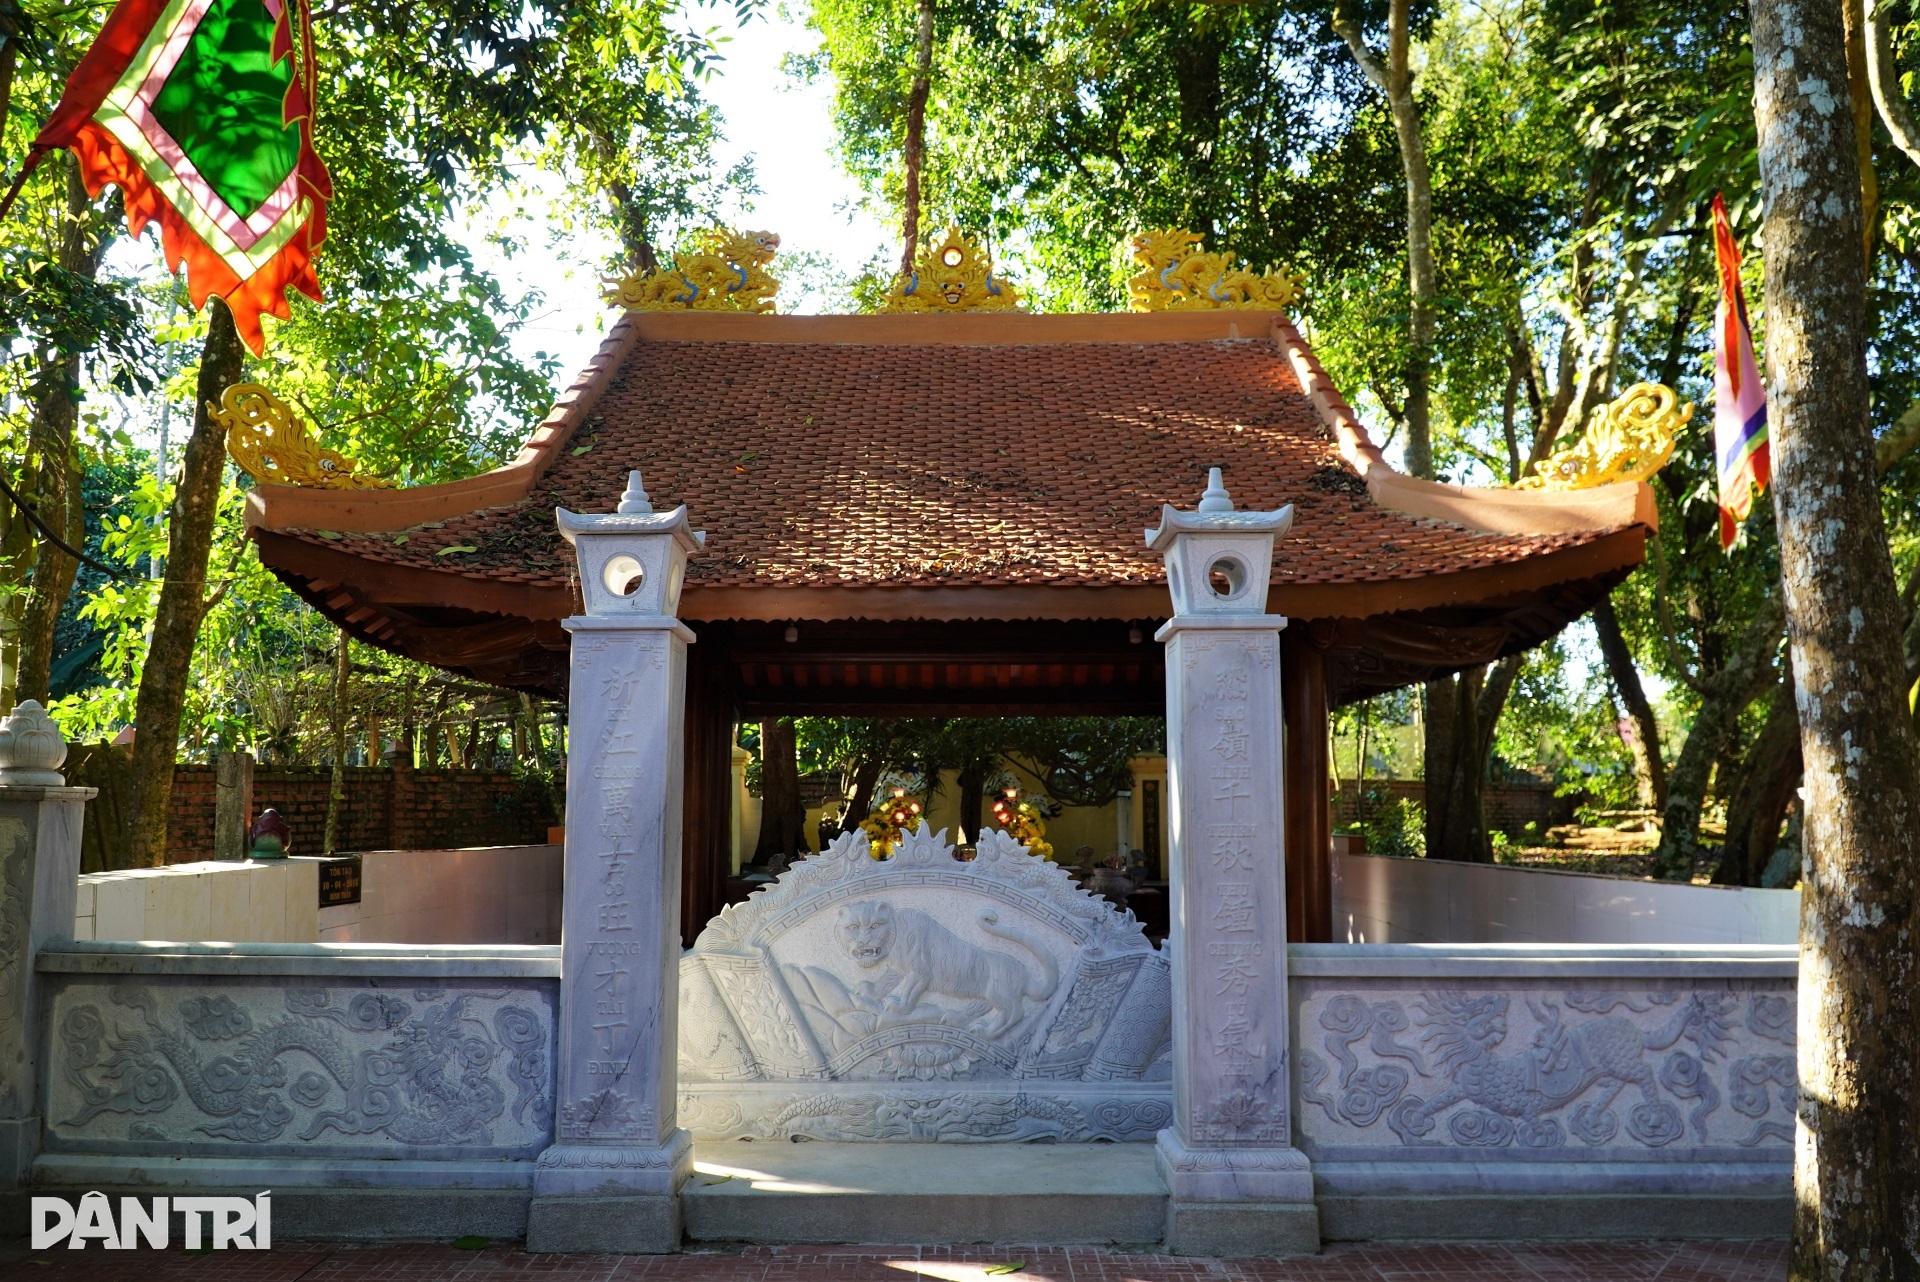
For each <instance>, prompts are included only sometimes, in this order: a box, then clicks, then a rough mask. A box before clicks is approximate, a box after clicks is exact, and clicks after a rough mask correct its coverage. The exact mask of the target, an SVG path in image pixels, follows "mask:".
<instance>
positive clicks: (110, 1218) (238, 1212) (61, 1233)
mask: <svg viewBox="0 0 1920 1282" xmlns="http://www.w3.org/2000/svg"><path fill="white" fill-rule="evenodd" d="M176 1215H178V1216H179V1217H180V1221H181V1238H182V1241H181V1245H182V1246H184V1247H186V1248H187V1250H189V1251H197V1250H199V1249H201V1248H202V1247H211V1248H212V1249H213V1250H216V1251H228V1250H238V1251H265V1250H267V1249H268V1248H270V1247H271V1246H272V1245H273V1199H272V1198H271V1197H270V1196H269V1195H268V1194H267V1193H260V1194H258V1195H256V1196H254V1197H250V1198H246V1197H123V1198H121V1199H120V1209H119V1214H118V1215H116V1214H115V1213H114V1208H113V1204H112V1201H111V1199H109V1198H108V1197H107V1195H106V1194H105V1193H100V1192H93V1193H88V1194H85V1195H84V1196H82V1197H81V1199H80V1202H79V1204H78V1205H77V1206H76V1205H74V1204H71V1203H69V1202H68V1201H67V1200H66V1199H65V1198H58V1197H36V1198H34V1199H33V1236H32V1239H31V1246H32V1248H33V1249H34V1250H36V1251H44V1250H46V1249H47V1248H49V1247H54V1246H59V1245H60V1244H61V1243H62V1242H65V1243H66V1244H67V1245H68V1246H69V1247H71V1248H73V1249H74V1250H76V1251H77V1250H79V1249H80V1248H82V1247H84V1246H86V1245H87V1243H89V1242H98V1243H99V1244H100V1245H101V1246H103V1247H105V1248H106V1249H107V1250H109V1251H131V1250H135V1249H137V1248H139V1247H142V1246H146V1247H152V1248H155V1249H159V1248H163V1247H165V1246H166V1245H167V1239H168V1236H169V1230H170V1229H171V1226H172V1223H173V1217H174V1216H176Z"/></svg>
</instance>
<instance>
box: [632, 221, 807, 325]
mask: <svg viewBox="0 0 1920 1282" xmlns="http://www.w3.org/2000/svg"><path fill="white" fill-rule="evenodd" d="M779 249H780V238H779V237H778V236H776V235H774V234H773V233H772V232H770V231H730V230H728V229H727V228H725V227H713V228H709V229H708V230H706V231H703V232H696V233H695V234H694V235H693V236H692V238H690V239H689V240H688V241H686V242H685V243H684V244H682V245H681V247H680V248H679V249H678V250H676V251H674V255H673V265H672V266H670V267H660V268H656V269H655V270H653V271H637V272H634V273H632V274H631V275H628V276H624V277H621V278H620V279H618V280H612V279H610V280H608V282H607V284H608V285H609V288H608V290H607V293H606V295H605V297H606V300H607V301H608V302H609V303H612V304H614V305H615V306H617V307H624V308H625V309H626V310H628V311H630V312H678V311H696V312H770V311H772V310H773V296H774V295H775V294H776V293H778V292H779V289H780V282H779V281H777V280H775V279H774V278H773V277H772V276H770V275H768V274H767V265H768V264H769V263H771V262H772V261H773V256H774V254H776V253H778V252H779Z"/></svg>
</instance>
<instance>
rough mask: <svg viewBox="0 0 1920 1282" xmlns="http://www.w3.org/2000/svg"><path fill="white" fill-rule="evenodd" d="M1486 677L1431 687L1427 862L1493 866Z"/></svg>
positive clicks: (1472, 671) (1470, 674)
mask: <svg viewBox="0 0 1920 1282" xmlns="http://www.w3.org/2000/svg"><path fill="white" fill-rule="evenodd" d="M1486 675H1487V669H1485V668H1469V669H1467V670H1466V671H1465V672H1462V673H1460V674H1459V675H1458V676H1456V677H1445V678H1441V679H1439V680H1435V681H1429V682H1428V683H1427V728H1426V730H1427V733H1426V748H1427V762H1426V776H1427V777H1426V843H1427V858H1429V859H1457V860H1460V861H1461V862H1463V863H1476V864H1485V863H1492V862H1493V846H1492V843H1490V842H1489V841H1488V840H1487V818H1486V808H1485V804H1484V796H1485V789H1484V787H1483V784H1484V782H1485V779H1486V773H1487V759H1486V754H1485V751H1484V746H1483V745H1485V744H1487V743H1488V742H1490V740H1489V738H1488V736H1487V735H1486V734H1484V733H1483V731H1482V728H1481V721H1480V694H1481V691H1482V689H1483V683H1484V682H1485V680H1486ZM1496 715H1497V714H1496Z"/></svg>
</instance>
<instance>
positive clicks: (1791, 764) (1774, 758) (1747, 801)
mask: <svg viewBox="0 0 1920 1282" xmlns="http://www.w3.org/2000/svg"><path fill="white" fill-rule="evenodd" d="M1799 786H1800V716H1799V713H1798V712H1797V711H1796V710H1795V708H1794V698H1793V675H1792V673H1791V672H1789V673H1788V674H1787V677H1786V679H1785V680H1783V681H1781V683H1780V684H1779V685H1778V686H1777V687H1775V689H1774V692H1773V702H1772V704H1771V706H1770V707H1769V708H1768V709H1767V721H1766V725H1765V726H1764V727H1763V728H1762V729H1761V731H1760V737H1759V738H1758V739H1756V740H1755V741H1754V744H1753V749H1752V751H1750V752H1748V753H1747V759H1746V761H1745V762H1743V763H1742V765H1741V770H1740V782H1739V783H1738V784H1737V785H1735V787H1734V790H1733V796H1732V797H1731V798H1729V799H1728V801H1727V839H1726V841H1725V842H1724V843H1722V844H1721V847H1720V862H1719V864H1718V865H1717V866H1716V867H1715V868H1714V870H1713V882H1714V884H1715V885H1716V886H1758V885H1759V884H1760V879H1761V876H1762V874H1764V873H1765V872H1766V871H1767V865H1768V864H1770V863H1772V862H1773V854H1774V852H1775V851H1776V850H1778V849H1779V848H1780V826H1781V825H1782V824H1784V823H1785V822H1786V821H1787V807H1789V806H1791V805H1792V804H1793V795H1794V791H1795V789H1797V788H1798V787H1799Z"/></svg>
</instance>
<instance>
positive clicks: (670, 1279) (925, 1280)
mask: <svg viewBox="0 0 1920 1282" xmlns="http://www.w3.org/2000/svg"><path fill="white" fill-rule="evenodd" d="M1015 1261H1018V1262H1020V1263H1021V1264H1022V1265H1023V1266H1024V1267H1023V1268H1022V1269H1021V1270H1020V1271H1019V1272H1018V1273H1015V1274H1011V1275H1006V1276H1007V1282H1772V1280H1773V1279H1784V1278H1785V1277H1786V1276H1787V1247H1786V1243H1784V1242H1777V1241H1774V1242H1592V1243H1589V1242H1521V1243H1500V1244H1480V1243H1447V1244H1438V1245H1404V1244H1391V1245H1389V1244H1380V1243H1372V1244H1364V1245H1362V1244H1354V1243H1335V1244H1333V1245H1331V1246H1329V1247H1328V1248H1327V1250H1326V1252H1325V1253H1324V1254H1322V1255H1319V1256H1315V1257H1311V1258H1307V1259H1294V1260H1191V1259H1178V1258H1175V1257H1173V1256H1167V1255H1155V1254H1150V1253H1146V1252H1141V1251H1128V1250H1114V1249H1109V1248H1105V1247H1092V1246H1075V1247H1057V1246H1036V1247H1024V1248H1023V1247H981V1248H977V1249H970V1248H967V1247H913V1246H904V1247H891V1248H890V1247H877V1246H787V1247H765V1246H757V1247H746V1248H743V1249H740V1250H736V1251H703V1252H697V1253H689V1254H686V1255H665V1256H644V1255H626V1256H621V1255H529V1254H527V1253H526V1252H525V1251H522V1250H520V1249H519V1248H518V1247H514V1246H490V1247H487V1248H486V1249H484V1250H478V1251H464V1250H458V1249H455V1248H453V1247H450V1246H446V1245H440V1244H420V1243H415V1244H408V1245H385V1246H318V1245H302V1244H297V1243H289V1244H287V1245H284V1246H276V1247H275V1248H274V1249H273V1250H271V1251H267V1252H254V1251H235V1252H221V1253H220V1254H218V1255H214V1254H196V1255H188V1254H186V1253H185V1252H183V1251H178V1250H174V1251H164V1252H153V1251H126V1252H120V1251H115V1252H111V1253H105V1252H101V1251H98V1250H94V1249H89V1250H87V1251H85V1252H80V1251H69V1250H64V1249H61V1250H53V1251H40V1252H34V1253H31V1254H30V1253H27V1252H26V1251H24V1250H21V1249H17V1248H16V1249H14V1250H12V1251H10V1252H3V1253H0V1282H200V1280H201V1279H206V1280H207V1282H1002V1275H991V1274H988V1273H986V1272H985V1270H986V1269H987V1268H989V1267H991V1266H992V1265H995V1264H1003V1263H1011V1262H1015Z"/></svg>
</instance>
